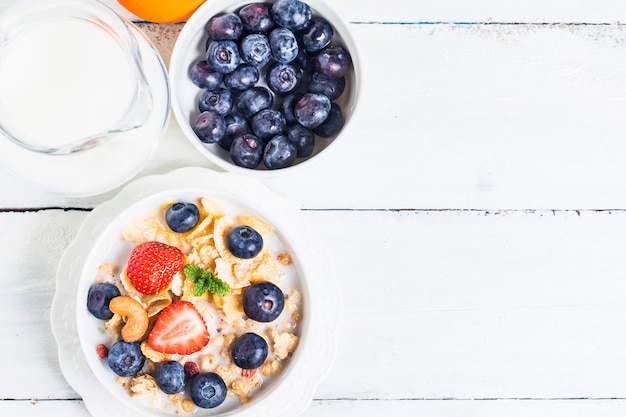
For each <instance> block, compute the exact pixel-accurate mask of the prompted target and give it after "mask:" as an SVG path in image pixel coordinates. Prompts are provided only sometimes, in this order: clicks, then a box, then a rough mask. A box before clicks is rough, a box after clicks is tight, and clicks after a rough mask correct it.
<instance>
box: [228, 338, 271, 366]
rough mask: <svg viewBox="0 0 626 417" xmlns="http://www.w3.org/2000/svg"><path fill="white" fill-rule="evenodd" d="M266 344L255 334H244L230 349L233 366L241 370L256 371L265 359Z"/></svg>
mask: <svg viewBox="0 0 626 417" xmlns="http://www.w3.org/2000/svg"><path fill="white" fill-rule="evenodd" d="M267 352H268V347H267V342H266V341H265V339H263V338H262V337H261V336H259V335H258V334H256V333H244V334H242V335H241V336H239V337H238V338H237V340H235V341H234V342H233V345H232V347H231V349H230V353H231V356H232V358H233V362H234V363H235V365H237V366H238V367H240V368H241V369H256V368H258V367H259V366H261V365H263V362H265V359H267Z"/></svg>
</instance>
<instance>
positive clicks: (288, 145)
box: [263, 135, 298, 169]
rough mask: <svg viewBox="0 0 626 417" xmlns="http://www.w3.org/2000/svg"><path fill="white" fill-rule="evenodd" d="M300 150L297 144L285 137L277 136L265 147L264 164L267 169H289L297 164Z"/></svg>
mask: <svg viewBox="0 0 626 417" xmlns="http://www.w3.org/2000/svg"><path fill="white" fill-rule="evenodd" d="M297 157H298V149H297V147H296V144H295V143H293V142H292V141H290V140H289V139H288V138H287V136H285V135H276V136H274V137H273V138H272V139H270V141H269V142H267V144H266V145H265V150H264V151H263V163H264V164H265V166H266V167H267V169H280V168H287V167H289V166H291V165H293V163H294V162H296V158H297Z"/></svg>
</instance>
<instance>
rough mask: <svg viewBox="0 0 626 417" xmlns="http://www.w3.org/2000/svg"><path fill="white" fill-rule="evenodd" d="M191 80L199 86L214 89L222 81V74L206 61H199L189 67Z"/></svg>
mask: <svg viewBox="0 0 626 417" xmlns="http://www.w3.org/2000/svg"><path fill="white" fill-rule="evenodd" d="M189 77H190V78H191V82H193V83H194V84H195V85H196V86H198V87H200V88H205V89H207V90H215V89H216V88H217V87H219V86H220V84H221V83H222V78H223V75H222V74H221V73H219V72H217V71H215V70H214V69H213V68H211V66H210V65H209V64H208V62H206V61H200V62H198V63H196V64H195V65H194V66H192V67H191V68H190V69H189Z"/></svg>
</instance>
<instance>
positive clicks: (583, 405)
mask: <svg viewBox="0 0 626 417" xmlns="http://www.w3.org/2000/svg"><path fill="white" fill-rule="evenodd" d="M625 410H626V404H625V403H624V401H623V400H594V401H589V400H547V401H546V400H522V401H520V400H493V401H474V400H470V401H454V400H423V401H420V400H417V401H384V400H382V401H350V400H339V401H327V400H321V401H320V400H316V401H313V403H312V404H311V406H310V407H309V408H308V409H307V410H306V411H305V412H304V414H302V417H345V416H361V417H380V416H381V415H389V416H394V417H395V416H398V417H402V416H429V417H450V416H481V417H501V416H510V417H527V416H530V415H531V416H534V417H553V416H569V417H588V416H595V417H622V416H623V415H624V411H625ZM0 411H2V412H3V413H6V415H7V416H18V415H23V416H29V417H49V416H62V417H89V414H88V413H87V410H86V409H85V407H84V405H82V403H81V402H80V401H65V402H60V401H33V402H30V401H12V402H4V403H2V404H0Z"/></svg>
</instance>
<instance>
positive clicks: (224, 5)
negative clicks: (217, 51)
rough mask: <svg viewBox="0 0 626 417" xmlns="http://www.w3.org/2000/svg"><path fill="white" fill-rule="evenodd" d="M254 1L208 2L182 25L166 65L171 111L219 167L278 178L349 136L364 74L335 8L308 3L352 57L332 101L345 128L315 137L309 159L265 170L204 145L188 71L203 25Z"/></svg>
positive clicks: (201, 44)
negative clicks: (196, 128) (196, 125)
mask: <svg viewBox="0 0 626 417" xmlns="http://www.w3.org/2000/svg"><path fill="white" fill-rule="evenodd" d="M252 2H253V0H210V1H207V2H205V3H204V4H203V5H202V6H200V7H199V8H198V9H197V10H196V11H195V12H194V14H193V15H192V16H191V17H190V18H189V20H188V21H187V22H186V23H185V25H184V27H183V29H182V30H181V32H180V35H179V36H178V39H177V40H176V43H175V45H174V48H173V50H172V56H171V60H170V66H169V75H170V83H171V90H172V111H173V113H174V116H175V117H176V120H177V121H178V123H179V125H180V127H181V129H182V131H183V133H184V134H185V136H186V137H187V139H188V140H189V141H190V142H191V144H192V145H193V146H194V147H195V148H196V149H197V150H198V151H199V152H200V153H201V154H202V155H204V156H205V157H206V158H208V159H209V161H211V162H213V163H215V164H216V165H218V166H219V167H221V168H223V169H225V170H227V171H230V172H237V173H241V174H245V175H253V176H257V177H261V178H263V177H267V176H275V175H280V174H287V173H293V172H294V171H295V170H300V169H302V168H304V167H307V166H309V165H311V164H313V163H314V162H315V163H317V162H318V161H319V160H320V159H321V158H322V156H323V155H325V154H328V153H329V152H330V149H331V148H332V147H334V146H335V145H336V144H337V143H338V141H339V140H340V139H341V138H343V137H346V135H349V131H350V128H351V126H352V121H353V119H354V116H355V114H356V111H357V107H358V103H359V101H360V91H361V85H362V78H363V77H362V70H361V62H360V60H359V54H358V48H357V44H356V42H355V40H354V37H353V36H352V34H351V31H350V29H349V25H348V22H347V21H346V20H345V19H343V18H342V17H341V16H339V14H338V13H337V12H336V11H335V10H334V8H333V7H332V6H331V4H330V3H329V2H327V1H324V0H307V1H305V3H307V4H308V5H309V6H310V7H311V10H312V12H313V16H321V17H324V18H325V19H326V20H328V21H329V22H330V23H331V24H332V25H333V29H334V37H333V41H332V44H333V45H341V46H343V47H344V48H346V49H347V50H348V51H349V53H350V55H351V58H352V69H351V70H350V71H349V72H348V74H346V76H345V78H346V88H345V90H344V92H343V94H342V95H341V97H339V98H338V99H336V100H334V102H336V103H337V104H338V105H340V106H341V110H342V114H343V117H344V121H345V124H344V126H343V128H342V129H341V130H340V131H339V132H338V133H337V134H335V135H334V136H332V137H329V138H320V137H318V136H316V137H315V147H314V150H313V153H312V154H311V156H309V157H307V158H298V159H297V160H296V162H295V163H294V165H292V166H290V167H287V168H282V169H274V170H269V169H266V168H265V167H264V165H263V163H262V162H261V165H260V166H259V167H258V168H256V169H248V168H243V167H240V166H237V165H235V164H234V163H233V162H232V160H231V158H230V155H229V153H228V152H227V151H226V150H224V149H223V148H222V147H221V146H220V145H218V144H217V143H214V144H204V143H202V142H201V141H200V140H199V139H198V137H197V136H196V134H195V133H194V132H193V129H192V124H193V123H194V121H195V120H196V118H197V117H198V115H199V114H200V111H199V110H198V99H199V98H200V96H201V94H202V90H201V89H200V88H198V87H197V86H196V85H194V84H193V83H192V82H191V80H190V78H189V70H190V68H191V67H192V66H193V65H194V64H195V63H197V62H199V61H201V60H203V59H205V58H204V56H205V51H206V49H205V45H206V40H207V35H206V30H205V26H206V23H207V21H208V20H209V19H210V18H211V17H212V16H214V15H216V14H218V13H220V12H224V11H227V12H232V11H236V10H238V9H240V8H241V7H243V6H244V5H246V4H248V3H252ZM266 2H267V3H274V0H266ZM260 72H261V74H260V79H259V82H258V83H257V85H265V82H264V80H263V79H264V72H265V71H264V69H262V70H261V71H260ZM276 101H277V100H274V102H275V104H276Z"/></svg>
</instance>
